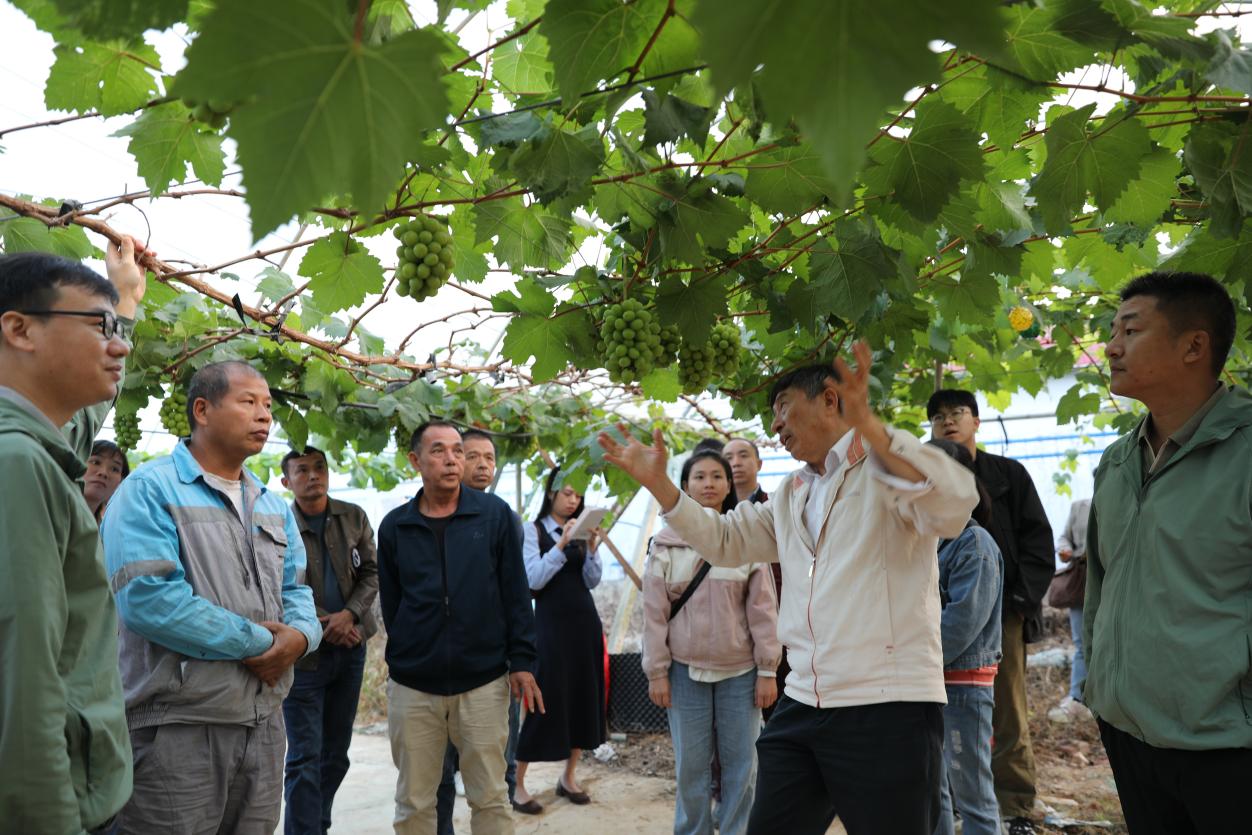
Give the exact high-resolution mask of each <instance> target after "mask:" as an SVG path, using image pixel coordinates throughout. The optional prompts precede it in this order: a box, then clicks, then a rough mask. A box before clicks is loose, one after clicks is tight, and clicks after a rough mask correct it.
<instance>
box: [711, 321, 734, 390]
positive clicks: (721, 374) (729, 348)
mask: <svg viewBox="0 0 1252 835" xmlns="http://www.w3.org/2000/svg"><path fill="white" fill-rule="evenodd" d="M709 345H710V346H711V347H712V348H713V376H714V377H717V378H718V379H722V380H728V379H730V378H732V377H734V376H735V375H737V374H738V373H739V328H738V327H736V326H735V324H734V323H733V322H720V323H718V324H716V325H714V326H713V331H712V333H710V334H709Z"/></svg>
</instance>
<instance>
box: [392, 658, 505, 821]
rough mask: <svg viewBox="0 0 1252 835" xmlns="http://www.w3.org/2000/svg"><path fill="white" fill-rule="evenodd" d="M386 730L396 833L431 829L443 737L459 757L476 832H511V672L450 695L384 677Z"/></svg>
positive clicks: (440, 765) (440, 770)
mask: <svg viewBox="0 0 1252 835" xmlns="http://www.w3.org/2000/svg"><path fill="white" fill-rule="evenodd" d="M387 733H388V736H389V737H390V738H391V759H392V761H393V762H395V764H396V768H397V769H398V770H399V771H400V777H399V779H398V780H397V781H396V817H395V821H394V828H395V831H396V832H397V833H402V835H434V833H435V826H436V822H437V818H436V812H435V792H436V790H437V789H438V788H439V781H440V780H441V779H442V778H443V756H444V750H445V749H446V748H447V745H448V740H449V739H450V740H452V744H453V745H455V746H456V749H457V751H458V752H459V753H460V757H461V777H462V778H463V779H464V780H465V799H466V800H467V801H468V802H469V806H470V830H471V831H472V832H473V833H474V835H512V833H513V813H512V811H511V810H510V808H509V794H508V789H507V788H506V786H505V783H504V765H505V763H504V747H505V745H506V744H507V742H508V737H509V680H508V677H507V676H501V677H500V678H498V679H496V680H495V681H491V682H488V683H487V684H484V685H483V686H482V687H478V688H476V689H474V690H470V691H469V692H466V693H458V694H457V695H455V696H439V695H436V694H433V693H423V692H421V691H420V690H413V689H412V688H409V687H405V686H404V685H402V684H397V683H396V682H395V681H391V680H388V681H387Z"/></svg>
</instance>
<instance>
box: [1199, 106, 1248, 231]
mask: <svg viewBox="0 0 1252 835" xmlns="http://www.w3.org/2000/svg"><path fill="white" fill-rule="evenodd" d="M1183 159H1185V160H1186V162H1187V167H1188V168H1189V169H1191V173H1192V174H1194V175H1195V181H1196V183H1197V184H1198V185H1199V186H1200V188H1201V189H1203V190H1204V194H1205V196H1206V197H1207V198H1208V199H1209V202H1210V216H1211V217H1212V219H1213V220H1212V226H1211V229H1212V232H1213V233H1214V234H1215V235H1218V236H1219V237H1233V236H1235V235H1238V234H1239V229H1240V227H1241V226H1242V225H1243V218H1244V216H1245V215H1247V214H1248V213H1249V212H1252V131H1249V130H1248V126H1247V123H1244V125H1243V126H1242V127H1240V126H1239V125H1234V124H1231V123H1229V122H1206V123H1204V124H1198V125H1196V126H1195V127H1193V128H1192V129H1191V134H1190V135H1189V136H1188V137H1187V147H1186V149H1185V150H1184V152H1183Z"/></svg>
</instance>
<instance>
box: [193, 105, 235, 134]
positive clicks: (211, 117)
mask: <svg viewBox="0 0 1252 835" xmlns="http://www.w3.org/2000/svg"><path fill="white" fill-rule="evenodd" d="M183 104H185V105H186V106H187V109H188V110H190V111H191V117H192V118H193V119H195V120H196V121H197V122H204V123H205V124H206V125H208V126H209V127H211V128H213V129H214V130H220V129H221V128H222V127H223V126H224V125H225V124H226V117H227V116H229V115H230V111H232V110H234V109H235V105H234V104H233V103H231V102H225V101H217V100H210V101H196V100H195V99H183Z"/></svg>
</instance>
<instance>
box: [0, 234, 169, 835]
mask: <svg viewBox="0 0 1252 835" xmlns="http://www.w3.org/2000/svg"><path fill="white" fill-rule="evenodd" d="M106 263H107V265H108V268H109V276H110V278H111V279H112V280H113V282H114V283H113V284H110V283H109V282H108V281H105V280H104V279H103V278H101V277H100V276H99V275H97V274H95V273H94V272H92V271H91V270H90V269H88V268H86V267H84V266H82V265H80V264H78V263H76V262H73V261H68V260H66V259H62V258H58V257H56V256H51V255H47V254H44V253H21V254H17V255H9V256H5V257H3V258H0V470H2V471H3V472H4V474H5V477H4V479H3V481H0V821H3V823H0V829H4V830H5V831H10V830H11V831H15V832H23V833H44V832H47V833H80V832H83V831H89V832H91V831H97V830H101V829H103V828H105V827H107V825H108V823H109V821H110V820H111V818H112V817H113V816H114V815H115V814H116V813H117V811H118V809H120V808H121V807H122V805H123V804H124V803H125V802H126V799H127V797H129V795H130V792H131V765H130V760H131V751H130V743H129V738H128V735H127V730H126V718H125V714H124V709H123V704H122V691H121V681H120V679H119V676H118V667H117V614H116V610H115V609H114V604H113V598H112V596H111V595H110V593H109V587H108V581H107V579H106V577H105V573H104V565H103V560H102V559H101V557H100V555H99V547H100V546H99V536H98V531H97V528H96V523H95V519H94V517H93V516H92V514H91V511H90V510H89V509H88V508H87V505H86V503H85V502H84V501H83V498H82V493H81V489H80V486H79V484H78V483H77V480H78V479H80V478H81V476H82V474H83V472H84V471H85V469H86V467H85V463H84V458H85V455H86V450H89V449H90V444H91V441H92V439H93V438H94V437H95V434H96V432H97V431H98V430H99V428H100V425H101V423H102V422H103V419H104V416H105V415H106V414H107V412H108V408H109V404H110V403H111V402H112V400H113V399H114V397H116V395H117V391H118V385H119V383H120V380H121V376H122V369H123V364H124V362H125V358H126V355H127V353H128V352H129V347H128V345H127V344H126V342H125V340H124V339H123V338H122V331H121V327H120V322H119V314H124V315H125V316H126V317H127V318H129V317H133V316H134V312H135V309H136V306H137V304H138V302H139V300H140V299H141V298H142V296H143V290H144V275H143V271H142V269H140V268H139V267H138V265H137V264H136V263H135V261H134V244H133V242H132V241H130V240H127V241H125V242H124V244H123V246H122V247H121V248H118V247H114V246H110V247H109V248H108V252H107V253H106ZM119 291H120V295H119Z"/></svg>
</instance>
